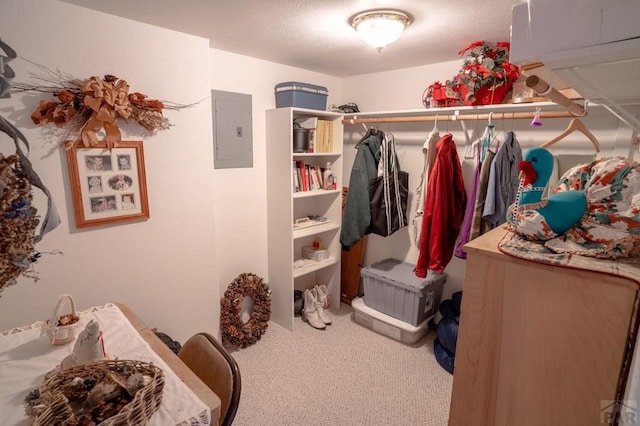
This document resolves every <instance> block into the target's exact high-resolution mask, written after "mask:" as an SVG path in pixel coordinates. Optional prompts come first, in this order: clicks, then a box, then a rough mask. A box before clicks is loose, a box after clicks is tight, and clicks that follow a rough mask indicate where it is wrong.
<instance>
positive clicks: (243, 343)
mask: <svg viewBox="0 0 640 426" xmlns="http://www.w3.org/2000/svg"><path fill="white" fill-rule="evenodd" d="M245 297H250V298H251V299H253V310H252V312H251V315H250V317H249V320H248V321H247V322H243V321H242V318H241V311H242V302H243V300H244V298H245ZM270 318H271V289H270V288H269V286H268V285H267V284H265V283H264V282H263V281H262V278H260V277H259V276H257V275H255V274H252V273H242V274H240V275H238V277H236V279H234V280H233V281H232V282H231V284H229V286H228V287H227V289H226V290H225V292H224V297H223V298H222V300H221V301H220V330H221V333H222V341H223V342H225V343H229V344H231V345H234V346H238V347H240V348H246V347H247V346H250V345H253V344H254V343H256V342H257V341H258V340H260V338H261V337H262V335H263V334H264V333H265V332H266V330H267V327H268V326H269V319H270Z"/></svg>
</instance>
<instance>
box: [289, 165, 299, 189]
mask: <svg viewBox="0 0 640 426" xmlns="http://www.w3.org/2000/svg"><path fill="white" fill-rule="evenodd" d="M291 175H292V176H291V180H292V181H293V182H292V185H293V192H300V178H299V177H298V164H297V163H296V162H295V161H294V162H293V169H292V174H291Z"/></svg>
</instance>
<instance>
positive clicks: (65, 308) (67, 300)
mask: <svg viewBox="0 0 640 426" xmlns="http://www.w3.org/2000/svg"><path fill="white" fill-rule="evenodd" d="M79 319H80V318H79V317H78V315H77V314H76V308H75V305H74V303H73V298H72V297H71V296H70V295H68V294H61V295H60V296H59V297H58V302H57V303H56V307H55V309H54V311H53V314H52V315H51V318H50V319H48V320H46V321H45V323H44V324H43V325H42V331H43V333H44V334H46V336H47V337H48V338H49V340H50V341H51V344H52V345H65V344H67V343H69V342H71V341H72V340H73V339H74V338H75V337H76V332H77V329H78V322H79ZM62 323H66V324H64V325H61V324H62Z"/></svg>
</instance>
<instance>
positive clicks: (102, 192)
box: [66, 141, 149, 228]
mask: <svg viewBox="0 0 640 426" xmlns="http://www.w3.org/2000/svg"><path fill="white" fill-rule="evenodd" d="M66 148H67V166H68V168H69V183H70V185H71V196H72V198H73V210H74V212H75V219H76V227H77V228H87V227H92V226H102V225H110V224H118V223H122V222H131V221H137V220H144V219H148V218H149V201H148V199H147V183H146V175H145V167H144V151H143V148H142V141H120V142H118V144H117V146H116V147H115V148H113V147H112V148H111V149H109V147H108V146H107V144H106V143H105V142H101V143H99V144H98V145H95V146H91V147H85V146H84V145H83V143H82V142H81V141H77V142H67V144H66Z"/></svg>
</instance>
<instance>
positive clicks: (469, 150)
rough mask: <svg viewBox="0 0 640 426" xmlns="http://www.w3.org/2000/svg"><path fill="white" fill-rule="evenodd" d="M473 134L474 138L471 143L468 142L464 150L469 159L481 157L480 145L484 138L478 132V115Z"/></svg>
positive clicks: (465, 156)
mask: <svg viewBox="0 0 640 426" xmlns="http://www.w3.org/2000/svg"><path fill="white" fill-rule="evenodd" d="M471 136H473V139H474V140H473V142H472V143H471V144H470V145H469V144H468V145H467V146H466V147H465V150H464V158H466V159H467V160H471V159H474V158H476V159H478V157H479V149H478V145H479V144H480V143H481V142H482V138H481V137H480V135H479V134H478V116H477V115H476V119H475V125H474V128H473V132H472V133H471Z"/></svg>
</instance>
